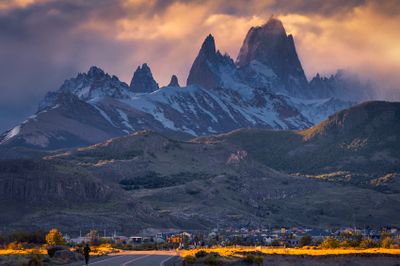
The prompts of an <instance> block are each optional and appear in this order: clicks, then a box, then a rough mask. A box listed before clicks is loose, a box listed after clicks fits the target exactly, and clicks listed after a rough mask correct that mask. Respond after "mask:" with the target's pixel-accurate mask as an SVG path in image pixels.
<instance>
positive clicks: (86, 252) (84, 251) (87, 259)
mask: <svg viewBox="0 0 400 266" xmlns="http://www.w3.org/2000/svg"><path fill="white" fill-rule="evenodd" d="M90 251H91V250H90V247H89V244H86V246H85V247H84V248H83V255H84V256H85V262H86V265H88V263H89V256H90V255H89V253H90Z"/></svg>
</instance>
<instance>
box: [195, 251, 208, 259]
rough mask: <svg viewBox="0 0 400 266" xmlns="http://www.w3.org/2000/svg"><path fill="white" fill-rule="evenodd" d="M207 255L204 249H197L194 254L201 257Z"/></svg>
mask: <svg viewBox="0 0 400 266" xmlns="http://www.w3.org/2000/svg"><path fill="white" fill-rule="evenodd" d="M207 255H208V253H207V251H205V250H200V251H197V252H196V254H195V256H196V258H203V257H206V256H207Z"/></svg>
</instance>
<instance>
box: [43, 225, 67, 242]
mask: <svg viewBox="0 0 400 266" xmlns="http://www.w3.org/2000/svg"><path fill="white" fill-rule="evenodd" d="M46 243H47V244H49V245H65V241H64V237H63V235H62V234H61V232H59V231H58V230H57V229H55V228H53V229H51V230H50V232H49V233H48V234H47V235H46Z"/></svg>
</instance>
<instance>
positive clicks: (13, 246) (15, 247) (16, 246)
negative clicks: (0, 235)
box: [7, 241, 22, 250]
mask: <svg viewBox="0 0 400 266" xmlns="http://www.w3.org/2000/svg"><path fill="white" fill-rule="evenodd" d="M7 249H12V250H19V249H22V245H20V244H18V243H17V242H15V241H14V242H11V243H8V244H7Z"/></svg>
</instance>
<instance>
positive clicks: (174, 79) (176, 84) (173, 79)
mask: <svg viewBox="0 0 400 266" xmlns="http://www.w3.org/2000/svg"><path fill="white" fill-rule="evenodd" d="M168 87H180V86H179V82H178V77H177V76H176V75H172V77H171V81H170V82H169V84H168Z"/></svg>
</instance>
